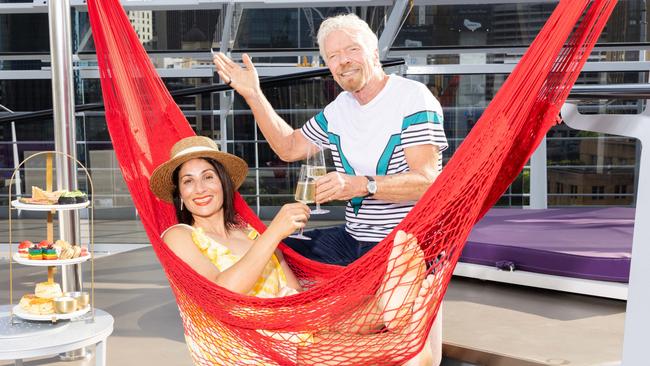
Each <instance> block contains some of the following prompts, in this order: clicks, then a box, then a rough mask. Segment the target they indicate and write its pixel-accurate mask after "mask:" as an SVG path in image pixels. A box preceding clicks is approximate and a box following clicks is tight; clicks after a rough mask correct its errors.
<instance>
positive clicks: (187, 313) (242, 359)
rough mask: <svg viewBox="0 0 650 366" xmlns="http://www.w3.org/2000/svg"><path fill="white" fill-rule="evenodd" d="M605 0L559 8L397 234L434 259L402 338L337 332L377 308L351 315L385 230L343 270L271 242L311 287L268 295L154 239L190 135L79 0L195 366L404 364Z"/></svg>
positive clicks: (242, 210)
mask: <svg viewBox="0 0 650 366" xmlns="http://www.w3.org/2000/svg"><path fill="white" fill-rule="evenodd" d="M615 3H616V1H614V0H595V1H586V0H562V1H560V2H559V4H558V5H557V7H556V9H555V11H554V12H553V14H552V15H551V16H550V18H549V19H548V21H547V22H546V25H545V26H544V27H543V28H542V30H541V31H540V33H539V35H538V36H537V38H536V39H535V41H534V42H533V43H532V45H531V46H530V48H529V49H528V51H527V52H526V54H525V55H524V56H523V57H522V59H521V61H520V62H519V64H518V65H517V67H516V68H515V70H514V71H513V72H512V74H511V75H510V77H509V78H508V80H507V81H506V82H505V83H504V85H503V86H502V87H501V89H500V90H499V92H498V93H497V95H496V96H495V98H494V100H493V101H492V102H491V103H490V105H489V106H488V108H487V109H486V110H485V112H484V113H483V115H482V117H481V118H480V120H479V121H478V122H477V124H476V125H475V126H474V128H473V129H472V131H471V133H470V134H469V135H468V136H467V138H466V139H465V141H464V142H463V144H462V145H461V146H460V147H459V148H458V150H457V151H456V153H455V154H454V156H453V157H452V159H451V160H450V161H449V163H448V164H447V166H446V167H445V168H444V170H443V172H442V174H441V175H440V176H439V177H438V179H437V180H436V181H435V183H434V184H433V185H432V187H431V188H430V189H429V190H428V191H427V192H426V194H425V195H424V197H423V198H422V199H421V200H420V202H419V203H418V204H417V206H416V207H415V208H414V209H413V210H412V211H411V213H410V214H409V215H408V216H407V217H406V218H405V219H404V221H403V222H402V223H401V224H400V225H399V227H398V229H402V230H404V231H406V232H408V233H413V234H414V235H415V236H416V237H417V238H418V242H419V244H420V246H421V248H422V249H423V250H424V253H425V256H426V258H427V259H428V260H429V261H431V260H433V259H434V258H442V259H441V260H439V261H436V262H435V264H434V265H432V266H431V267H430V268H429V272H430V273H431V272H433V273H435V278H434V281H435V284H434V286H433V287H432V288H431V289H430V291H431V292H432V293H433V295H434V296H433V297H431V299H432V300H430V301H428V303H426V304H424V306H423V307H424V308H426V315H425V316H424V318H423V319H422V320H421V321H420V322H421V324H419V325H421V326H417V327H412V324H411V325H409V326H411V328H408V329H411V331H408V332H404V331H387V332H384V333H380V334H371V335H362V334H356V333H350V332H341V331H338V332H337V331H336V329H337V326H340V325H341V324H342V323H345V322H351V321H357V322H361V323H363V322H364V321H365V320H366V319H368V316H369V315H371V314H370V313H371V312H373V311H374V310H367V311H365V312H364V311H361V310H360V309H363V308H364V306H365V305H364V304H367V303H368V302H372V301H373V300H376V299H377V291H378V289H380V288H381V287H380V286H381V283H382V281H383V280H384V275H385V272H386V268H387V262H388V257H389V253H390V251H391V248H392V245H393V244H392V242H393V238H394V235H395V231H393V233H391V234H390V235H389V236H388V237H387V238H386V239H384V240H383V241H382V242H381V243H379V244H378V245H377V246H376V247H375V248H374V249H373V250H372V251H370V252H369V253H368V254H367V255H366V256H364V257H363V258H361V259H359V260H358V261H356V262H355V263H353V264H352V265H350V266H348V267H345V268H340V267H335V266H329V265H323V264H319V263H315V262H312V261H310V260H307V259H305V258H302V257H300V256H299V255H297V254H296V253H295V252H293V251H291V250H290V249H289V248H287V247H286V246H284V245H281V249H282V250H283V252H284V253H285V257H286V258H287V260H288V262H289V264H290V265H291V267H292V268H293V269H294V270H295V272H296V274H297V275H298V277H299V278H300V279H301V281H302V282H303V283H304V284H305V285H306V286H307V287H308V288H307V289H306V291H304V292H302V293H300V294H298V295H295V296H290V297H283V298H275V299H262V298H256V297H249V296H244V295H239V294H235V293H232V292H230V291H228V290H225V289H223V288H220V287H218V286H216V285H215V284H213V283H212V282H210V281H208V280H207V279H205V278H203V277H202V276H200V275H198V274H197V273H196V272H194V271H193V270H192V269H191V268H190V267H189V266H188V265H187V264H185V263H184V262H183V261H181V260H179V259H178V257H176V256H175V255H174V254H173V252H171V251H170V250H169V249H168V247H167V246H166V245H165V244H164V243H163V242H162V241H161V239H160V237H159V235H160V233H161V232H162V231H163V230H164V229H166V228H167V227H169V226H170V225H173V224H174V223H176V219H175V216H174V212H173V209H172V206H171V205H169V204H166V203H163V202H161V201H159V200H158V199H156V198H155V197H154V196H153V194H152V193H151V192H150V190H149V185H148V179H149V176H150V174H151V172H152V171H153V170H154V168H155V167H156V166H158V164H160V163H161V162H163V161H165V160H166V159H167V158H168V154H169V151H170V148H171V146H172V145H173V144H174V143H175V142H176V141H178V140H179V139H180V138H183V137H186V136H190V135H193V134H194V132H193V131H192V129H191V128H190V126H189V125H188V123H187V121H186V119H185V117H184V116H183V114H182V113H181V111H180V109H179V108H178V106H177V105H176V103H175V102H174V100H173V99H172V98H171V97H170V95H169V93H168V92H167V89H166V88H165V86H164V84H163V83H162V81H161V80H160V78H159V77H158V75H157V73H156V71H155V69H154V67H153V65H152V63H151V61H150V59H149V57H148V56H147V54H146V52H145V50H144V48H143V47H142V46H141V44H140V41H139V40H138V37H137V35H136V33H135V32H134V31H133V28H132V27H131V24H130V23H129V20H128V18H127V16H126V14H125V12H124V10H123V9H122V7H121V5H120V4H119V1H118V0H89V1H88V11H89V14H90V21H91V25H92V32H93V37H94V41H95V46H96V49H97V59H98V63H99V69H100V75H101V85H102V91H103V96H104V102H105V106H106V121H107V124H108V128H109V131H110V135H111V139H112V141H113V145H114V148H115V152H116V155H117V159H118V161H119V164H120V167H121V169H122V173H123V176H124V179H125V180H126V183H127V185H128V187H129V190H130V192H131V195H132V197H133V201H134V203H135V206H136V208H137V209H138V212H139V213H140V216H141V219H142V222H143V224H144V227H145V229H146V231H147V234H148V236H149V238H150V239H151V242H152V245H153V248H154V249H155V252H156V254H157V256H158V258H159V260H160V262H161V264H162V266H163V268H164V270H165V272H166V274H167V276H168V278H169V282H170V285H171V287H172V289H173V291H174V293H175V295H176V298H177V301H178V306H179V309H180V312H181V315H182V317H183V321H184V326H185V334H186V338H187V340H188V343H189V344H190V348H192V349H191V353H192V356H193V358H194V361H195V363H197V364H206V365H207V364H218V365H227V364H233V365H235V364H246V365H250V364H263V365H274V364H277V365H293V364H297V363H300V364H340V365H343V364H348V365H370V364H371V365H393V364H400V363H403V362H405V361H406V360H408V359H410V358H412V357H413V356H414V355H415V354H416V353H417V352H418V351H419V350H420V349H421V348H422V346H423V345H424V342H425V340H426V336H427V334H428V331H429V329H430V327H431V324H432V323H433V320H434V319H435V316H436V314H437V310H438V307H439V306H440V302H441V299H442V297H443V296H444V293H445V290H446V288H447V284H448V282H449V280H450V278H451V275H452V272H453V269H454V266H455V264H456V261H457V259H458V257H459V255H460V253H461V250H462V248H463V245H464V243H465V240H466V238H467V236H468V235H469V232H470V230H471V228H472V225H473V224H474V223H475V222H477V221H478V220H479V219H480V218H481V217H482V216H483V215H484V214H485V212H486V211H487V210H488V209H489V208H490V207H491V206H492V205H493V204H494V203H495V202H496V201H497V200H498V199H499V197H500V196H501V194H502V193H503V192H504V191H505V189H506V188H507V187H508V185H509V184H510V183H511V182H512V181H513V180H514V178H515V177H516V176H517V175H518V174H519V172H520V171H521V169H522V168H523V166H524V164H525V163H526V161H527V160H528V158H529V157H530V155H531V154H532V152H533V151H534V150H535V148H536V146H537V145H538V143H539V142H540V140H541V139H542V138H543V137H544V135H545V134H546V132H547V131H548V129H549V128H550V127H551V126H552V125H553V124H554V123H556V122H557V118H558V114H559V109H560V107H561V106H562V104H563V103H564V100H565V99H566V97H567V95H568V93H569V91H570V89H571V87H572V85H573V83H574V82H575V80H576V78H577V77H578V74H579V72H580V70H581V69H582V66H583V64H584V62H585V61H586V59H587V56H588V55H589V53H590V52H591V49H592V48H593V45H594V44H595V42H596V40H597V38H598V36H599V35H600V32H601V31H602V29H603V27H604V26H605V23H606V21H607V19H608V17H609V15H610V13H611V11H612V9H613V7H614V5H615ZM236 209H237V211H238V212H239V214H240V215H241V216H242V217H243V218H244V219H245V220H247V221H248V222H249V223H250V224H252V225H253V226H254V227H255V228H256V229H258V230H259V231H263V230H264V225H263V224H262V222H261V221H260V220H259V218H257V217H256V215H255V214H254V213H253V212H252V211H251V209H250V208H249V207H248V206H247V205H246V203H245V202H244V200H243V199H242V198H241V197H240V196H239V195H237V198H236ZM432 263H433V262H432ZM395 272H398V271H397V270H395ZM418 283H419V282H418ZM386 291H390V289H386ZM406 306H411V304H410V303H409V304H407V305H406ZM368 309H371V308H368ZM388 310H390V309H386V311H388ZM419 310H421V309H419V308H414V309H412V311H413V312H416V311H419ZM409 314H410V308H409ZM413 329H415V330H413ZM259 330H264V332H260V331H259ZM292 332H293V333H294V334H295V333H301V334H304V333H311V334H315V335H316V336H317V338H321V337H318V335H319V334H326V333H327V334H328V335H329V338H328V337H322V338H323V339H322V340H319V339H317V340H316V341H315V342H312V343H309V342H307V343H304V344H301V345H298V344H296V343H295V342H291V341H289V340H288V339H289V338H290V337H289V334H291V333H292Z"/></svg>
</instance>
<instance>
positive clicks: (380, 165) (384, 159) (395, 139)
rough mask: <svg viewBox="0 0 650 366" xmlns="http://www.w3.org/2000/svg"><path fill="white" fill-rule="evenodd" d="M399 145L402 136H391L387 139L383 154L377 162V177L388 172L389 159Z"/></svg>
mask: <svg viewBox="0 0 650 366" xmlns="http://www.w3.org/2000/svg"><path fill="white" fill-rule="evenodd" d="M401 143H402V136H401V135H399V134H397V135H392V136H391V137H390V138H389V139H388V143H387V144H386V148H385V149H384V152H383V153H381V157H380V158H379V161H378V162H377V175H386V173H387V172H388V163H390V158H391V156H393V151H395V148H396V147H397V145H399V144H401Z"/></svg>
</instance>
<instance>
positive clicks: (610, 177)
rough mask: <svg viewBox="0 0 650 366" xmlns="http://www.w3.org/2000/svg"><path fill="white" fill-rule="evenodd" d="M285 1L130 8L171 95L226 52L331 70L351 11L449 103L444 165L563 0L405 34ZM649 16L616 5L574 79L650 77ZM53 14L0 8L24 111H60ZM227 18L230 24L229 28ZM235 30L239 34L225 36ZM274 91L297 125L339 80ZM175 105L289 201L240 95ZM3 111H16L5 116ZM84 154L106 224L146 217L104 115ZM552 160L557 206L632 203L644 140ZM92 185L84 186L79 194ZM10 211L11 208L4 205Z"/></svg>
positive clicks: (29, 143) (2, 168) (419, 16)
mask: <svg viewBox="0 0 650 366" xmlns="http://www.w3.org/2000/svg"><path fill="white" fill-rule="evenodd" d="M276 3H277V4H276V5H277V6H274V7H271V8H264V9H261V8H255V6H256V5H254V4H255V3H251V2H242V3H239V2H237V1H235V2H234V5H233V11H232V12H230V13H228V11H226V9H227V5H223V4H222V3H217V2H214V3H212V2H209V1H201V2H200V3H199V5H191V4H187V3H186V2H185V1H182V0H178V1H176V2H174V1H170V0H161V1H157V0H151V1H147V2H138V4H137V5H132V4H129V2H125V5H126V6H127V11H128V14H129V19H130V20H131V23H132V25H133V26H134V28H135V30H136V32H137V34H138V37H139V39H140V41H141V42H142V43H143V44H144V46H145V48H146V49H147V50H148V51H149V52H150V55H151V58H152V61H153V62H154V65H155V66H156V67H157V68H158V70H159V73H160V75H161V76H162V77H163V80H164V82H165V84H166V85H167V86H168V88H169V89H170V90H177V89H183V88H190V87H196V86H204V85H210V84H213V83H218V82H219V80H218V77H216V76H215V75H214V73H213V68H212V67H211V56H210V53H209V50H210V48H211V47H214V48H216V49H219V48H220V47H222V46H223V47H225V48H226V49H227V50H228V51H230V52H231V54H232V55H233V56H234V57H239V56H240V55H241V53H243V52H248V53H250V54H251V55H252V56H253V57H254V61H255V62H256V64H257V66H258V69H259V72H260V74H261V75H262V76H272V75H278V74H286V73H291V72H295V71H298V70H297V68H299V67H311V66H312V65H313V66H318V65H319V64H322V60H319V58H318V50H317V44H316V41H315V37H316V32H317V30H318V26H319V25H320V23H321V22H322V20H323V19H324V18H326V17H328V16H331V15H335V14H338V13H341V12H349V11H353V12H355V13H356V14H357V15H359V16H360V17H362V18H363V19H366V20H367V21H368V23H369V24H370V25H371V28H372V29H373V30H374V31H376V32H377V33H378V34H379V35H382V34H383V33H384V32H389V33H391V32H392V34H391V35H392V37H390V38H391V39H393V41H392V44H391V47H390V50H389V52H388V58H395V57H400V58H404V59H405V60H406V66H404V67H400V68H396V69H394V70H390V71H391V72H397V73H400V74H403V75H405V76H406V77H409V78H413V79H416V80H419V81H422V82H424V83H425V84H427V85H428V86H429V89H430V90H431V92H432V93H433V94H434V95H435V96H436V97H437V98H438V99H439V100H440V101H441V103H442V106H443V111H444V118H445V122H444V126H445V130H446V132H447V136H448V138H449V142H450V149H449V150H447V151H446V152H445V154H444V159H445V161H447V160H448V159H449V158H450V157H451V156H452V154H453V152H454V151H455V149H456V148H457V147H458V146H459V145H460V144H461V143H462V141H463V140H464V138H465V137H466V136H467V134H468V133H469V131H471V129H472V127H473V126H474V124H475V123H476V121H477V120H478V119H479V118H480V117H481V114H482V112H483V110H484V109H485V107H486V106H487V105H488V104H489V103H490V101H491V100H492V98H493V97H494V95H495V94H496V93H497V92H498V90H499V88H500V87H501V85H502V84H503V82H504V81H505V79H506V78H507V76H508V74H509V73H510V72H511V70H512V69H513V68H514V66H515V65H516V63H517V61H518V60H519V58H520V57H521V55H522V54H523V53H524V52H525V48H526V47H527V46H528V45H529V44H530V42H531V41H532V40H533V39H534V37H535V35H536V34H537V31H538V30H539V29H540V28H541V26H542V25H543V24H544V22H545V20H546V19H547V17H548V15H549V14H550V13H551V12H552V11H553V9H554V7H555V4H556V3H555V2H549V1H537V2H535V1H521V2H519V3H513V2H508V3H504V4H481V5H476V4H473V3H474V2H467V3H464V2H463V1H458V2H456V3H454V4H452V5H435V2H430V3H431V5H419V4H420V2H416V3H415V4H416V5H414V6H413V7H412V9H410V11H408V13H405V14H404V15H403V17H402V18H403V21H402V22H401V25H400V27H399V28H397V29H392V28H391V27H390V25H387V24H386V19H388V18H389V17H390V15H391V12H392V10H393V9H392V7H391V6H387V5H386V2H384V1H382V2H380V1H377V2H376V3H375V2H373V1H369V2H364V3H363V5H364V6H354V7H340V6H338V5H340V2H333V4H332V5H333V6H332V7H318V8H314V7H297V6H296V5H297V4H296V3H295V2H293V1H287V2H286V3H283V2H282V1H277V2H276ZM323 3H326V2H321V3H319V4H323ZM260 4H261V3H260ZM300 5H305V6H307V5H308V2H305V3H304V4H300ZM260 6H261V5H260ZM646 10H647V4H646V1H642V0H622V1H619V3H618V5H617V7H616V9H615V12H614V14H613V16H612V18H611V19H610V21H609V23H608V25H607V28H606V29H605V31H604V32H603V34H602V36H601V38H600V40H599V43H598V45H597V47H596V49H595V50H594V52H593V54H592V56H591V57H590V60H589V62H588V63H587V65H586V66H585V69H584V72H583V73H582V75H581V77H580V79H579V80H578V84H618V83H647V82H648V72H647V71H644V70H643V65H644V61H645V54H646V51H645V49H646V48H647V46H645V45H647V44H648V40H647V27H648V24H647V21H646V19H645V14H646ZM46 11H47V6H42V7H36V6H35V5H34V4H33V3H32V2H24V3H23V2H16V1H2V0H0V104H2V105H3V106H5V107H7V108H9V109H11V110H14V111H15V112H27V111H34V110H40V109H48V108H51V85H50V82H51V81H50V76H49V72H48V68H49V39H48V23H47V22H48V20H47V14H46V13H45V12H46ZM72 11H73V17H72V21H73V25H72V26H73V44H74V53H75V87H76V102H77V104H84V103H93V102H98V101H101V98H102V97H101V90H100V86H99V80H98V72H97V66H96V60H95V55H94V48H93V42H92V36H91V33H90V27H89V23H88V16H87V13H86V12H85V9H84V7H82V6H79V7H73V9H72ZM228 17H230V18H228ZM227 20H229V21H227ZM226 24H230V28H229V29H227V30H224V26H225V25H226ZM228 34H230V38H229V39H224V37H227V35H228ZM224 42H227V43H224ZM639 45H641V46H639ZM639 47H640V48H639ZM605 62H606V63H605ZM301 70H302V69H301ZM640 70H641V71H640ZM265 93H266V95H267V96H268V98H269V100H270V101H271V103H272V104H273V105H274V107H275V108H276V109H277V110H278V112H279V113H280V115H281V116H282V117H283V118H285V119H286V120H287V121H288V122H289V123H291V124H292V125H293V126H294V127H299V126H300V125H302V123H303V122H304V121H305V120H307V119H308V118H310V117H311V116H313V115H314V114H316V113H318V111H320V110H321V109H322V108H323V107H324V106H325V105H326V104H327V103H328V102H329V101H331V100H333V99H334V98H335V97H336V95H337V94H338V93H339V89H338V86H337V85H336V83H335V82H334V81H333V80H332V79H331V78H328V77H322V78H314V79H309V80H300V81H295V82H292V83H290V84H283V85H281V86H275V87H270V88H267V89H266V90H265ZM177 102H178V104H179V106H180V107H181V108H182V110H183V111H184V113H185V114H186V116H187V119H188V122H189V123H190V124H191V126H192V127H193V128H194V130H195V131H196V132H197V133H198V134H200V135H206V136H210V137H212V138H214V139H215V140H217V141H219V142H220V143H222V144H225V145H224V146H223V147H224V148H225V149H227V150H228V151H229V152H232V153H234V154H237V155H239V156H241V157H242V158H244V159H245V160H246V161H247V162H248V164H249V166H250V167H251V169H250V173H249V176H248V179H247V180H246V182H245V184H244V185H243V187H242V188H241V192H242V193H243V194H244V196H245V198H246V199H247V200H248V202H249V203H250V204H251V206H252V207H254V208H255V209H256V210H257V211H258V213H259V214H260V215H261V216H263V217H265V216H266V217H268V215H270V214H271V213H272V212H273V211H274V209H275V208H276V207H277V206H279V205H281V204H283V203H285V202H290V201H292V200H293V190H294V189H295V183H296V173H297V166H298V165H297V164H287V163H284V162H282V161H280V160H279V159H278V157H277V156H276V155H275V154H273V152H272V151H271V149H270V148H269V147H268V144H267V143H266V142H265V141H264V138H263V136H262V135H261V134H260V132H259V131H258V130H257V128H256V127H255V124H254V121H253V119H252V115H251V114H250V111H249V110H248V107H247V106H246V104H245V103H244V102H243V101H242V100H241V98H239V96H237V95H233V93H230V92H228V93H222V94H217V93H215V94H213V95H207V94H206V95H196V96H188V97H183V98H179V99H178V100H177ZM642 103H643V102H641V101H637V100H599V101H596V103H585V104H584V106H583V107H582V111H583V112H585V113H608V112H611V113H630V114H633V113H638V112H639V111H640V110H641V109H642V108H643V107H644V105H643V104H642ZM3 115H6V112H3V111H2V110H0V116H3ZM16 134H17V147H18V152H19V159H24V158H25V157H26V156H28V155H29V154H30V153H32V152H34V151H40V150H48V149H53V148H54V142H53V126H52V120H51V119H34V120H26V121H20V122H18V123H16ZM12 146H13V141H12V134H11V127H10V123H8V122H7V123H0V177H2V183H5V181H6V179H7V178H8V177H9V176H10V175H11V173H12V171H13V167H14V164H15V162H14V161H13V157H12ZM77 155H78V158H79V159H80V160H81V161H82V162H83V163H84V164H85V165H86V166H88V167H89V168H90V171H91V174H92V176H93V177H94V180H95V186H96V187H95V197H94V200H95V205H96V212H97V216H98V217H119V218H125V217H130V218H136V217H137V213H136V212H135V209H134V208H133V206H132V202H131V200H130V197H129V195H128V192H127V190H126V187H125V185H124V182H123V181H122V178H121V174H120V172H119V169H118V168H117V164H116V162H115V159H114V154H113V153H112V146H111V143H110V138H109V136H108V132H107V129H106V125H105V122H104V113H103V111H92V112H84V113H79V114H78V115H77ZM546 157H547V176H548V184H547V193H548V205H549V206H583V205H597V206H603V205H626V206H629V205H634V194H635V191H636V189H635V184H636V181H637V179H636V177H637V171H638V168H637V167H638V157H639V147H638V142H637V141H634V140H630V139H627V138H621V137H617V136H605V135H599V134H588V133H584V132H579V131H574V130H571V129H569V128H568V127H567V126H565V125H558V126H555V127H554V128H553V129H552V130H551V131H550V132H549V134H548V136H547V151H546ZM531 174H532V173H531V171H530V168H529V167H528V166H527V167H525V168H524V170H523V172H522V173H521V174H520V176H519V178H518V179H517V180H516V181H515V182H514V183H513V184H512V185H511V187H509V188H508V190H507V191H506V192H505V193H504V195H503V197H502V199H501V200H500V201H499V203H498V204H499V205H501V206H512V207H521V206H527V205H529V204H530V195H531V192H530V176H531ZM79 176H80V177H82V176H83V175H82V174H80V175H79ZM28 177H29V175H28V174H26V177H25V178H28ZM84 184H86V182H83V181H80V186H81V188H82V189H84V187H85V186H84ZM23 185H24V186H23V187H22V190H23V192H25V191H26V190H27V192H29V188H30V181H29V179H24V180H23ZM86 188H87V187H86ZM7 193H8V192H7V187H6V184H0V205H6V204H7ZM332 211H333V214H332V215H331V216H329V218H331V219H340V218H342V217H343V204H342V203H338V205H337V204H335V205H334V207H332ZM0 215H6V211H2V210H0Z"/></svg>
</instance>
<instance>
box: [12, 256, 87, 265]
mask: <svg viewBox="0 0 650 366" xmlns="http://www.w3.org/2000/svg"><path fill="white" fill-rule="evenodd" d="M12 258H13V260H14V261H15V262H17V263H20V264H24V265H26V266H36V267H51V266H64V265H67V264H77V263H83V262H85V261H87V260H89V259H90V253H88V254H86V255H84V256H81V257H77V258H71V259H55V260H44V259H41V260H37V259H36V260H35V259H27V258H22V257H21V256H20V254H19V253H14V255H13V257H12Z"/></svg>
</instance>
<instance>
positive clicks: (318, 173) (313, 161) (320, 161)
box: [307, 142, 330, 215]
mask: <svg viewBox="0 0 650 366" xmlns="http://www.w3.org/2000/svg"><path fill="white" fill-rule="evenodd" d="M316 146H318V151H317V152H315V153H313V154H310V155H308V156H307V166H309V168H310V171H309V175H310V176H311V177H312V178H313V179H314V181H315V180H316V179H318V177H322V176H323V175H325V174H327V168H326V167H325V152H324V147H323V144H322V143H320V142H317V143H316ZM315 193H316V192H315V191H314V195H315ZM328 212H330V211H329V210H325V209H323V208H321V207H320V203H318V202H316V208H315V209H312V210H311V213H312V214H314V215H319V214H326V213H328Z"/></svg>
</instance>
